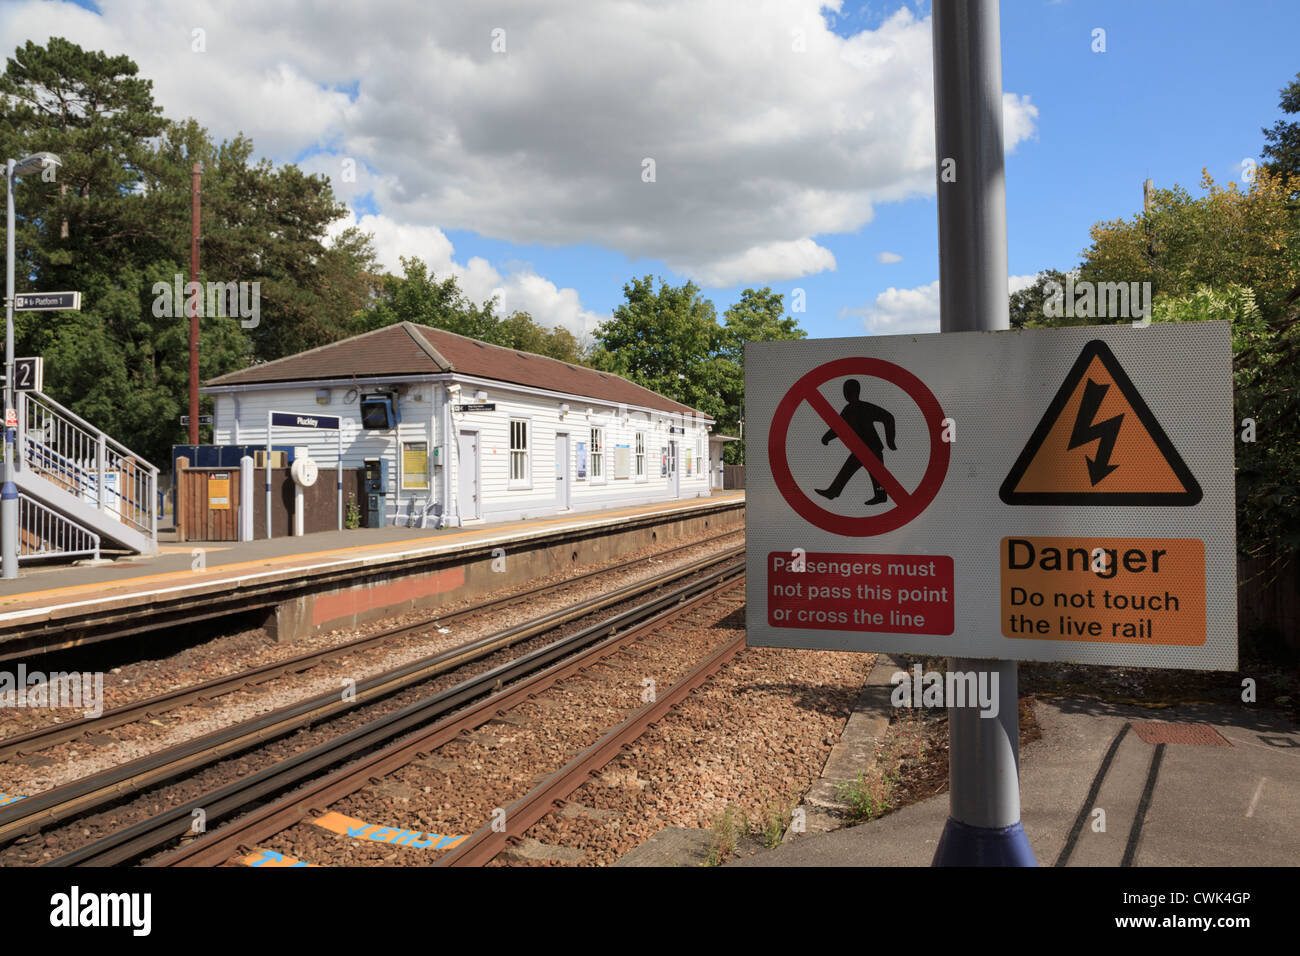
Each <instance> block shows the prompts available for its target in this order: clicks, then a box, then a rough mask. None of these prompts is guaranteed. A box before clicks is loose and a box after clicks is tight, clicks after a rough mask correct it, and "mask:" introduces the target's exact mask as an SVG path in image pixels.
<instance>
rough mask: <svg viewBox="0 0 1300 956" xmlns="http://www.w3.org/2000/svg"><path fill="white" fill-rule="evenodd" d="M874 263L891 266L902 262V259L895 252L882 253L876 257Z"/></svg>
mask: <svg viewBox="0 0 1300 956" xmlns="http://www.w3.org/2000/svg"><path fill="white" fill-rule="evenodd" d="M876 261H877V262H881V263H884V264H885V265H892V264H893V263H895V262H902V261H903V257H902V256H900V255H899V254H898V253H897V252H882V253H881V254H880V255H878V256H876Z"/></svg>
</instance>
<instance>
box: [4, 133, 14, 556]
mask: <svg viewBox="0 0 1300 956" xmlns="http://www.w3.org/2000/svg"><path fill="white" fill-rule="evenodd" d="M15 165H16V164H15V163H14V161H13V160H12V159H10V160H7V161H6V162H5V411H6V412H7V411H8V410H9V409H11V408H13V407H14V166H15ZM4 430H5V466H4V484H3V487H0V563H2V564H3V565H4V568H3V574H4V576H5V577H6V578H16V577H18V488H17V486H16V485H15V484H14V454H15V453H16V452H17V450H18V449H17V446H16V445H15V443H14V442H15V434H14V429H12V428H10V427H9V426H8V424H6V425H5V426H4Z"/></svg>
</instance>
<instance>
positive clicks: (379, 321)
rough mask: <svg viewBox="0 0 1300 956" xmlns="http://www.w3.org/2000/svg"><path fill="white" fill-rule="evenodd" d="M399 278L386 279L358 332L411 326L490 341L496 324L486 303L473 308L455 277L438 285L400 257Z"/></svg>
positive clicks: (409, 260) (415, 264) (413, 261)
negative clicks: (420, 326) (401, 323)
mask: <svg viewBox="0 0 1300 956" xmlns="http://www.w3.org/2000/svg"><path fill="white" fill-rule="evenodd" d="M401 261H402V273H403V274H402V275H400V276H395V275H391V274H389V275H385V276H384V277H383V279H382V280H381V281H380V283H379V289H378V292H377V293H376V295H375V298H374V300H373V301H372V302H371V303H370V304H369V305H368V306H367V307H366V309H365V310H364V312H363V313H362V314H361V316H360V317H359V319H358V328H357V329H356V331H358V332H367V331H370V330H371V329H381V328H383V327H384V326H387V325H393V324H394V323H396V322H414V323H416V324H417V325H428V326H432V327H433V328H437V329H446V330H447V331H448V332H455V333H456V334H457V335H467V336H469V337H470V338H473V339H481V340H482V341H485V342H490V341H493V339H494V337H495V335H496V329H497V326H498V325H499V322H498V320H497V319H496V317H495V316H494V315H493V314H492V307H493V302H492V300H489V301H488V302H485V303H484V304H483V305H482V306H476V305H474V304H473V303H472V302H470V301H469V299H467V298H466V297H465V294H464V293H463V292H461V290H460V284H459V283H458V282H457V281H456V277H455V276H448V277H447V278H446V279H443V280H441V281H439V280H438V278H437V277H436V276H435V275H434V274H433V273H432V272H430V271H429V267H428V266H427V265H425V264H424V263H423V262H421V261H420V260H419V259H418V258H415V257H414V256H413V257H411V258H407V257H405V256H403V257H402V260H401Z"/></svg>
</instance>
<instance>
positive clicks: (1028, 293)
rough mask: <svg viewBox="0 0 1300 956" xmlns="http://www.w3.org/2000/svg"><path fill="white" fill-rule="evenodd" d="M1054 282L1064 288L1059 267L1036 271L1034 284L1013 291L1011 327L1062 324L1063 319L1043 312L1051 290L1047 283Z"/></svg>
mask: <svg viewBox="0 0 1300 956" xmlns="http://www.w3.org/2000/svg"><path fill="white" fill-rule="evenodd" d="M1049 282H1055V283H1056V284H1057V285H1058V286H1060V287H1062V288H1064V286H1065V273H1064V272H1061V271H1060V270H1059V269H1046V270H1044V271H1043V272H1040V273H1038V275H1037V276H1036V277H1035V279H1034V284H1033V285H1031V286H1029V287H1028V288H1027V289H1021V290H1020V291H1019V292H1013V293H1011V296H1010V307H1011V327H1012V328H1013V329H1036V328H1037V329H1041V328H1045V327H1047V326H1048V325H1063V324H1064V323H1065V322H1066V321H1067V320H1065V319H1050V318H1048V317H1047V316H1046V315H1045V314H1044V312H1043V306H1044V303H1045V302H1046V301H1047V299H1048V296H1049V295H1051V291H1049V289H1048V283H1049ZM1079 321H1080V322H1090V321H1092V320H1091V319H1080V320H1079Z"/></svg>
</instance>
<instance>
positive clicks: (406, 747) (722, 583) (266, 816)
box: [55, 562, 745, 866]
mask: <svg viewBox="0 0 1300 956" xmlns="http://www.w3.org/2000/svg"><path fill="white" fill-rule="evenodd" d="M743 580H744V567H743V562H735V563H729V564H726V565H724V566H723V567H721V568H719V569H718V570H716V571H714V572H712V573H710V574H709V575H707V576H706V577H705V578H703V579H701V580H700V581H697V582H692V583H691V584H689V585H685V586H683V587H681V588H679V589H676V590H675V591H674V592H673V593H672V594H669V595H665V596H664V597H663V598H660V599H656V600H655V601H653V602H650V603H648V604H647V605H646V606H645V607H644V608H639V609H636V610H635V612H628V613H627V614H625V615H620V616H619V618H618V619H617V620H610V621H607V622H603V623H602V624H601V625H598V626H597V627H598V628H599V630H600V631H601V632H604V633H605V635H606V636H604V637H603V638H601V639H599V640H598V641H597V642H596V643H589V641H590V639H591V637H592V636H593V635H594V633H595V629H593V635H583V636H581V637H579V635H574V636H573V637H570V638H566V639H564V640H562V641H559V642H556V644H555V645H552V646H551V647H549V648H546V649H544V651H545V653H541V652H537V653H534V654H533V655H528V656H527V657H526V658H521V659H520V660H519V661H517V662H515V663H513V664H511V665H510V666H509V670H510V671H511V672H512V673H511V674H510V675H509V679H512V680H516V681H517V682H516V683H513V684H511V686H509V687H508V688H503V689H501V690H500V691H498V692H497V693H494V694H491V695H490V696H487V697H484V698H482V699H481V700H479V701H478V702H477V703H474V704H473V705H471V706H469V707H466V708H464V709H462V710H459V711H456V712H454V713H449V712H450V711H451V710H453V708H454V707H455V706H456V704H455V703H454V700H455V699H457V698H461V697H462V696H463V693H462V692H459V688H460V686H461V685H458V687H457V688H452V689H451V691H449V692H445V693H446V696H447V698H448V701H447V704H446V706H445V707H444V706H442V705H435V706H437V707H438V709H440V710H441V711H442V712H443V713H447V716H445V717H443V718H442V719H440V720H437V721H436V722H435V723H432V724H430V725H429V726H427V727H425V728H423V729H421V730H420V731H419V732H417V733H415V734H412V735H410V736H408V737H405V738H403V739H401V740H399V741H396V742H394V743H393V744H391V745H389V746H387V747H384V748H382V749H381V750H378V751H376V752H374V753H372V754H370V755H368V756H367V757H366V758H365V759H363V760H361V761H359V762H357V763H355V764H351V765H348V766H346V767H343V768H340V769H338V770H336V771H334V772H332V773H329V774H327V775H326V776H324V777H320V778H318V779H316V780H314V781H312V782H311V783H310V784H308V785H307V786H305V787H302V788H300V789H297V790H293V791H290V792H288V793H285V794H284V795H283V796H281V797H280V798H278V799H276V800H273V801H272V802H270V803H267V804H265V805H264V806H262V807H260V808H259V809H257V810H255V811H253V812H251V813H248V814H245V815H244V816H242V817H240V818H239V819H237V820H235V821H234V822H233V823H231V824H229V825H227V826H224V827H222V828H221V829H219V830H216V831H214V832H211V833H208V834H206V835H204V836H202V837H199V838H198V839H195V840H193V841H191V842H190V843H188V844H186V845H184V846H181V847H179V848H177V849H175V850H172V851H170V852H168V853H166V854H164V855H163V856H160V857H158V858H156V859H154V860H152V861H151V862H150V863H149V864H148V865H149V866H218V865H221V864H223V863H225V862H227V861H228V860H230V859H231V857H233V856H235V855H236V854H237V853H238V852H240V851H241V849H244V848H248V847H250V846H252V845H255V844H256V843H258V842H259V841H262V840H265V839H267V838H268V837H272V836H274V835H276V834H278V833H281V832H283V831H284V830H287V829H288V828H290V827H292V826H294V825H295V824H298V823H300V822H303V821H304V820H305V819H307V818H308V815H309V814H310V813H311V812H312V811H318V812H325V810H326V809H327V808H328V806H329V805H330V804H333V803H337V802H338V801H340V800H342V799H344V798H345V797H348V796H349V795H351V794H353V793H356V792H357V791H358V790H360V789H362V788H364V787H366V786H367V785H369V784H371V783H373V782H374V781H375V780H376V778H379V777H383V776H385V775H387V774H390V773H392V772H393V771H395V770H397V769H400V768H401V767H404V766H406V765H407V764H409V763H411V762H413V761H415V760H419V759H422V758H424V757H426V756H428V755H429V754H431V753H432V752H433V751H435V750H437V749H438V748H439V747H442V746H443V745H445V744H447V743H449V742H451V741H452V740H455V739H456V738H457V737H459V736H460V735H461V734H464V733H467V732H470V731H473V730H475V729H477V728H478V727H481V726H482V725H483V724H485V723H487V722H488V721H490V720H491V719H492V718H493V717H495V716H498V715H501V714H504V713H506V712H507V711H509V710H510V709H511V708H513V707H515V706H517V705H519V704H520V703H523V702H525V701H527V700H529V699H531V698H533V697H535V696H536V695H538V694H539V693H541V692H542V691H544V690H545V689H547V688H549V687H551V686H554V685H556V684H558V683H560V682H562V681H564V680H566V679H568V678H571V677H573V676H574V675H576V674H578V673H580V672H582V671H584V670H586V669H588V668H590V667H591V666H593V665H594V664H596V663H599V662H600V661H602V660H604V659H606V658H608V657H610V656H612V655H613V654H615V653H616V652H618V651H619V650H621V649H623V648H626V647H627V646H629V645H631V644H632V643H634V642H636V641H638V640H641V639H644V638H645V637H646V635H647V634H649V633H653V632H654V631H655V630H657V629H659V628H663V627H666V626H668V625H670V624H671V623H672V622H674V621H676V620H677V619H679V618H681V617H682V616H684V615H686V614H689V613H691V612H692V611H694V610H696V609H698V608H700V607H701V606H702V605H705V604H708V603H709V602H711V601H713V600H715V599H716V598H717V597H718V596H719V594H721V593H723V592H726V591H729V590H733V589H736V588H738V587H740V586H741V584H742V583H743ZM647 615H648V616H647ZM579 640H581V641H582V642H585V643H586V646H585V647H584V648H583V649H581V650H577V651H575V646H576V643H577V642H578V641H579ZM744 646H745V641H744V637H743V635H741V636H739V637H737V638H734V639H732V640H730V641H728V642H727V643H726V644H725V645H723V646H722V647H719V648H717V649H715V650H714V651H713V652H712V653H711V654H709V655H708V656H707V658H706V659H705V660H703V661H701V662H700V663H698V664H697V665H696V666H695V667H693V668H692V669H691V670H690V671H689V672H688V673H687V674H686V675H685V676H684V677H682V678H681V679H679V680H678V681H677V682H675V683H674V684H673V686H672V687H671V688H669V690H668V691H667V692H666V693H664V694H663V695H661V696H657V697H656V699H655V700H654V701H653V702H652V703H650V704H649V705H648V706H646V707H644V708H641V709H640V710H638V711H637V712H636V713H635V714H633V715H632V716H631V717H630V718H629V719H627V720H626V721H624V722H623V723H622V724H620V725H619V726H618V727H616V728H614V729H613V730H611V731H609V732H608V733H606V734H605V735H604V736H602V737H601V739H600V740H599V741H598V742H597V743H596V744H595V745H593V746H591V747H589V748H587V749H585V750H584V751H583V752H582V753H581V754H580V755H579V756H578V757H576V758H575V759H573V760H572V761H570V762H569V763H567V764H566V765H565V766H564V767H563V768H562V769H561V770H559V771H558V772H557V773H555V774H553V775H551V776H550V777H548V778H547V779H546V780H545V781H544V782H543V783H541V784H540V785H539V786H537V787H536V788H534V789H533V790H532V791H531V792H529V793H528V794H527V795H526V796H525V797H524V798H523V799H521V800H519V801H516V802H515V803H513V804H511V806H510V808H509V809H508V810H507V811H506V814H505V821H506V825H505V829H504V830H499V829H494V828H493V826H492V825H491V824H486V825H484V826H483V827H482V828H481V829H480V830H478V831H476V832H475V833H474V834H472V835H471V836H470V837H469V838H468V839H466V840H465V841H464V842H463V843H462V844H461V845H460V846H459V847H458V848H457V849H456V850H454V851H451V852H450V854H449V855H448V856H445V857H443V858H442V859H441V860H440V861H439V864H440V865H449V866H464V865H471V866H472V865H482V864H483V863H486V862H488V861H490V860H491V859H492V858H493V857H495V856H496V855H497V854H498V853H499V852H500V851H501V850H502V849H504V848H505V846H506V845H507V843H508V842H510V841H512V840H516V839H518V838H519V837H521V836H522V834H523V832H524V831H525V830H527V828H528V827H530V826H532V825H533V824H534V823H536V822H537V821H538V820H540V819H542V818H543V817H544V816H545V815H546V814H547V813H549V812H550V810H551V809H552V808H553V807H554V806H555V804H556V803H557V802H558V801H561V800H563V798H564V797H565V796H567V795H568V794H570V793H572V792H573V791H574V790H576V789H577V788H578V787H580V786H582V784H583V783H584V782H586V779H587V777H588V776H589V775H590V774H591V773H593V772H595V771H596V770H599V769H600V768H601V767H603V766H604V765H605V764H606V763H607V762H608V761H609V760H611V759H612V758H613V757H615V756H616V755H617V754H618V753H619V752H620V750H621V749H622V748H623V747H624V746H626V745H627V744H628V743H630V742H631V741H632V740H634V739H635V738H636V737H637V736H639V735H640V734H642V733H643V732H644V731H645V730H646V728H648V727H650V726H651V725H653V724H654V723H655V722H656V721H657V720H659V719H661V718H662V717H663V715H664V714H666V713H668V712H669V711H670V710H671V709H672V708H673V707H675V706H676V705H677V704H678V703H680V702H681V701H682V700H684V699H685V698H686V696H687V695H688V694H689V693H690V692H691V691H692V690H693V689H695V688H696V687H698V686H700V684H702V683H703V682H704V681H705V680H707V679H708V677H709V676H710V675H711V674H713V673H714V672H716V671H717V669H718V668H720V667H721V666H722V665H723V664H725V663H726V662H727V661H728V660H730V659H731V658H732V657H734V656H735V655H736V654H737V653H739V651H740V650H742V649H743V648H744ZM498 676H499V677H500V678H501V679H502V680H504V679H506V675H505V674H502V675H498ZM491 679H492V676H491V675H490V674H489V675H483V677H482V678H475V679H473V680H475V681H487V680H491ZM466 683H467V684H468V683H469V682H466ZM466 689H467V690H468V688H466ZM431 703H432V701H431ZM268 784H269V781H268ZM252 786H253V787H255V788H256V789H258V791H259V793H261V794H263V795H264V794H265V793H266V792H267V787H263V786H261V785H260V784H252ZM214 796H215V795H214ZM181 809H184V808H181ZM179 815H180V810H178V811H177V813H176V816H179ZM136 849H137V850H138V847H137V848H136ZM87 859H90V858H87ZM120 859H121V857H120V856H119V855H114V856H108V857H100V858H98V859H97V860H95V861H96V862H116V861H118V860H120ZM85 861H86V860H84V859H70V858H65V860H60V861H55V862H56V863H58V864H62V863H65V862H66V863H79V862H85Z"/></svg>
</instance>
